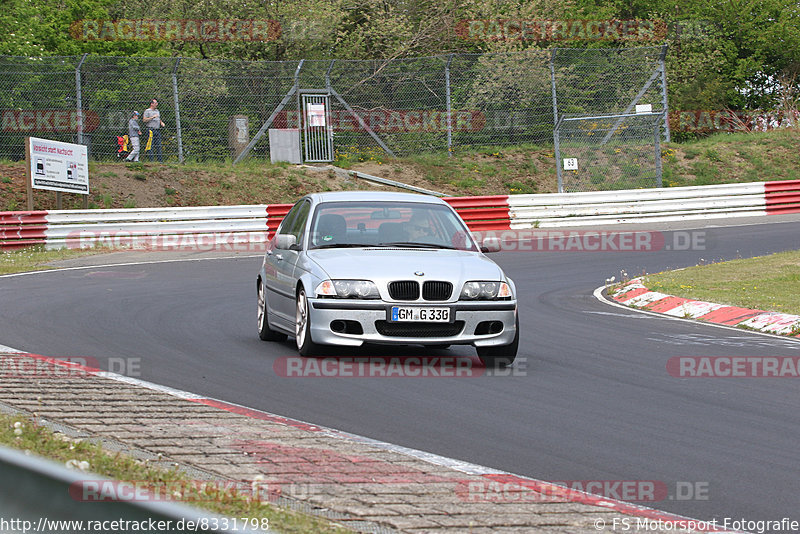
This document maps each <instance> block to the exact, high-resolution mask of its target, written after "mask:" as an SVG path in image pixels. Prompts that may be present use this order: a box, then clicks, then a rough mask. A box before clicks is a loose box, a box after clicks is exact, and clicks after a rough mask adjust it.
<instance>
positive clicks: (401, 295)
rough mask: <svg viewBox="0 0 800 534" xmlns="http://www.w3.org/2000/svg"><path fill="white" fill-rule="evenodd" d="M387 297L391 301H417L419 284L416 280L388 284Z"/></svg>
mask: <svg viewBox="0 0 800 534" xmlns="http://www.w3.org/2000/svg"><path fill="white" fill-rule="evenodd" d="M389 296H390V297H392V299H393V300H417V299H418V298H419V284H418V283H417V281H416V280H402V281H400V282H390V283H389Z"/></svg>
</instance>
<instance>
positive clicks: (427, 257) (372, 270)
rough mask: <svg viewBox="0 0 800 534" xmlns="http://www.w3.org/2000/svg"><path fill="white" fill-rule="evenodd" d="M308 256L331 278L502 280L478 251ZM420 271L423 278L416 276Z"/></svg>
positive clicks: (340, 251)
mask: <svg viewBox="0 0 800 534" xmlns="http://www.w3.org/2000/svg"><path fill="white" fill-rule="evenodd" d="M308 257H309V258H310V259H311V260H313V261H314V262H315V263H317V264H318V265H319V266H320V267H321V268H322V269H323V270H324V271H325V272H326V273H327V274H328V277H329V278H331V279H360V280H377V279H381V280H409V279H414V278H418V279H420V280H450V281H453V282H455V281H458V280H502V279H503V272H502V270H501V269H500V267H498V266H497V264H496V263H494V262H493V261H492V260H490V259H489V258H487V257H486V256H484V255H482V254H478V253H476V252H466V251H463V250H447V249H381V248H368V249H360V248H333V249H323V250H309V251H308ZM418 272H421V273H423V274H422V275H419V274H416V273H418Z"/></svg>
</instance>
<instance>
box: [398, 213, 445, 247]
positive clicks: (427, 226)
mask: <svg viewBox="0 0 800 534" xmlns="http://www.w3.org/2000/svg"><path fill="white" fill-rule="evenodd" d="M405 226H406V233H407V234H408V241H409V242H411V243H435V242H436V241H437V239H436V236H435V231H434V228H433V226H431V221H430V219H429V218H428V217H427V216H426V215H424V214H422V213H415V214H414V215H412V216H411V219H410V220H409V221H408V222H407V223H406V225H405Z"/></svg>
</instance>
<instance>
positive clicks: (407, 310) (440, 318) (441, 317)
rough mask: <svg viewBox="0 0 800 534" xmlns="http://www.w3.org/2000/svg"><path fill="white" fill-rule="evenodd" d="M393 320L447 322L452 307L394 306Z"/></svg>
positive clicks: (399, 321)
mask: <svg viewBox="0 0 800 534" xmlns="http://www.w3.org/2000/svg"><path fill="white" fill-rule="evenodd" d="M391 321H392V322H398V323H401V322H411V321H413V322H419V323H447V322H449V321H450V308H417V307H414V306H392V317H391Z"/></svg>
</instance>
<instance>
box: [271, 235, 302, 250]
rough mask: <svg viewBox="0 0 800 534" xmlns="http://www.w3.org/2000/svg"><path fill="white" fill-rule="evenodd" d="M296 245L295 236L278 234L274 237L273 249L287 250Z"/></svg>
mask: <svg viewBox="0 0 800 534" xmlns="http://www.w3.org/2000/svg"><path fill="white" fill-rule="evenodd" d="M296 244H297V236H295V235H293V234H278V235H276V236H275V248H277V249H281V250H288V249H291V248H293V247H294V245H296Z"/></svg>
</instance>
